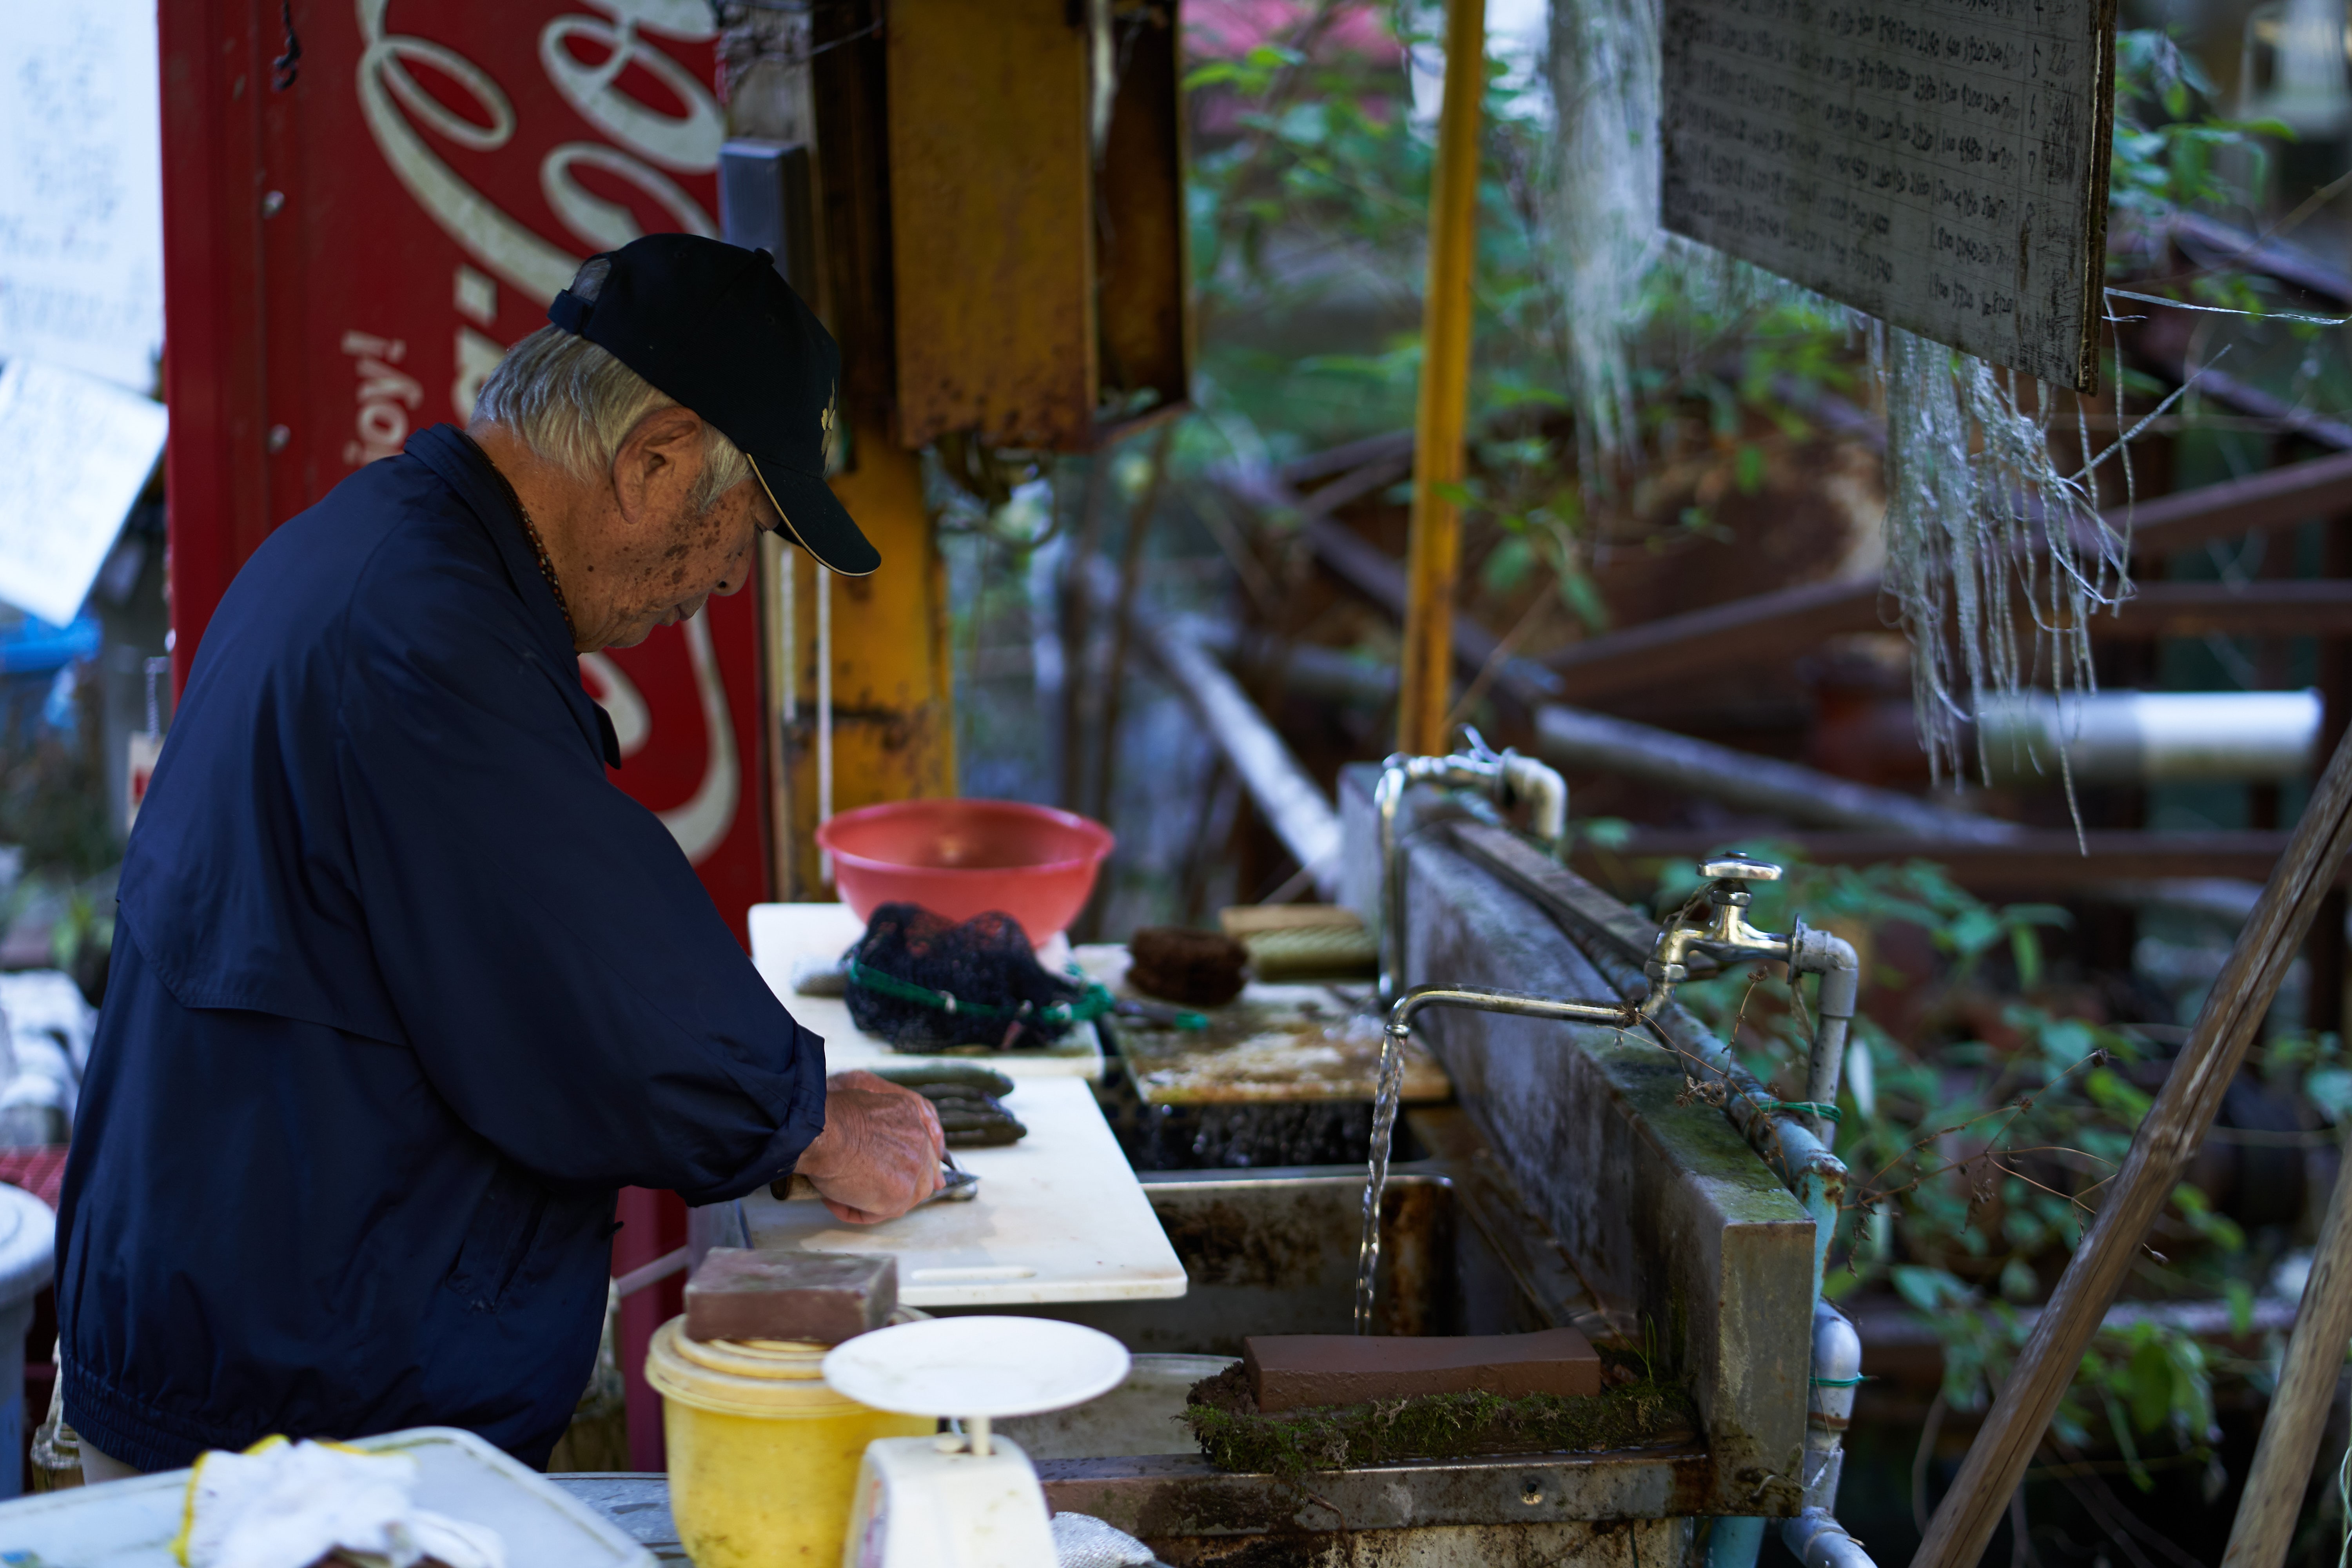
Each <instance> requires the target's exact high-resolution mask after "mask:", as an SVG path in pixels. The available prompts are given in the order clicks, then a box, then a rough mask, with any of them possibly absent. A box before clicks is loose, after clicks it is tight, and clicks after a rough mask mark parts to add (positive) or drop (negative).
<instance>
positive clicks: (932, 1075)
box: [866, 1062, 1013, 1098]
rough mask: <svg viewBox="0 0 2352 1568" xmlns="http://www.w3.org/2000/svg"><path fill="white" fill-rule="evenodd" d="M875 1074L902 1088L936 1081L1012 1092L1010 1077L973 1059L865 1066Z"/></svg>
mask: <svg viewBox="0 0 2352 1568" xmlns="http://www.w3.org/2000/svg"><path fill="white" fill-rule="evenodd" d="M866 1070H867V1071H868V1072H871V1073H872V1074H873V1075H874V1076H875V1077H876V1078H879V1079H887V1080H888V1081H890V1082H892V1083H895V1084H897V1085H898V1086H899V1087H900V1088H902V1089H923V1088H926V1087H929V1086H933V1085H936V1086H938V1087H940V1088H942V1089H949V1088H957V1089H977V1090H978V1091H980V1092H981V1093H982V1094H989V1095H995V1096H998V1097H1000V1098H1001V1097H1003V1096H1004V1095H1008V1094H1011V1093H1012V1092H1013V1080H1012V1079H1009V1078H1007V1077H1005V1076H1004V1075H1003V1073H1001V1072H998V1071H997V1070H996V1069H995V1068H985V1067H981V1066H979V1065H978V1064H977V1063H975V1064H972V1065H971V1066H966V1065H965V1064H963V1063H961V1062H926V1063H924V1064H923V1065H922V1066H920V1067H915V1066H911V1065H910V1066H908V1067H879V1068H867V1069H866Z"/></svg>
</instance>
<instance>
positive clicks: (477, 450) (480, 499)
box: [405, 425, 621, 768]
mask: <svg viewBox="0 0 2352 1568" xmlns="http://www.w3.org/2000/svg"><path fill="white" fill-rule="evenodd" d="M405 450H406V454H407V455H408V456H409V457H412V458H415V459H416V460H417V461H418V462H420V463H423V464H424V465H425V467H426V468H430V469H432V470H433V471H434V473H435V474H436V475H438V476H439V477H440V479H441V481H442V482H443V483H444V484H446V485H447V486H448V487H449V488H450V489H453V490H456V491H457V499H458V500H462V501H464V502H465V503H466V507H467V510H469V511H471V512H472V513H473V514H474V516H475V517H476V518H477V519H478V520H479V521H480V522H481V524H482V531H484V532H485V533H488V535H489V536H490V542H491V544H492V545H494V546H495V547H496V548H497V550H498V552H499V563H500V564H501V565H503V566H504V567H505V568H506V572H507V581H508V582H509V584H512V586H513V588H514V591H515V597H516V598H518V599H520V600H521V601H522V607H523V614H524V616H527V617H528V618H529V620H530V627H531V630H532V631H533V632H535V633H537V634H538V635H539V637H540V640H541V642H543V643H544V644H545V645H546V647H547V653H548V656H549V658H550V659H551V662H552V663H553V664H554V666H555V668H558V669H562V670H566V671H569V672H570V673H571V676H572V680H571V682H570V684H569V685H568V687H566V688H565V696H566V697H567V698H570V697H572V695H573V694H575V693H576V694H577V697H578V700H577V701H576V702H574V704H573V706H574V707H575V708H578V709H581V710H583V711H582V712H581V713H580V714H579V717H580V719H581V721H582V723H583V726H584V727H585V728H586V729H587V731H588V733H589V737H590V741H591V743H592V744H593V746H594V747H595V749H596V751H597V752H598V753H599V754H600V755H602V756H603V758H604V763H605V765H606V766H608V767H615V768H617V767H619V766H620V765H621V744H620V739H619V736H618V735H617V734H616V733H615V732H614V729H613V721H612V718H611V716H610V715H608V714H607V713H606V712H605V711H604V705H603V704H602V703H599V702H597V701H595V700H593V699H592V698H591V697H590V696H589V695H588V692H587V689H586V688H584V687H583V686H582V685H581V684H580V655H579V654H578V652H577V651H576V650H574V649H573V647H572V631H571V628H570V627H568V626H565V625H564V624H563V612H562V609H561V608H559V607H558V606H557V605H556V603H555V591H554V589H553V588H551V587H550V586H549V585H548V582H547V578H546V577H545V576H544V575H543V574H541V571H540V569H539V557H538V556H537V555H536V554H534V553H533V552H532V551H531V547H530V536H529V535H528V534H527V533H525V532H524V531H523V521H522V517H521V515H520V513H519V512H518V511H516V510H515V502H514V500H512V495H513V492H512V491H511V490H510V489H509V487H508V485H507V483H506V480H505V479H503V478H502V477H501V476H500V475H499V471H498V469H497V468H496V467H495V466H494V465H493V464H492V463H491V462H490V458H489V454H488V453H487V452H485V451H483V450H482V448H481V447H479V446H478V445H477V444H476V442H475V440H474V438H473V437H471V436H468V435H467V434H466V433H465V432H464V431H463V430H460V429H458V428H457V426H455V425H436V426H432V427H430V428H429V429H425V430H420V431H418V432H417V433H416V434H415V435H414V436H412V437H409V438H408V446H407V447H406V448H405ZM559 684H560V683H559Z"/></svg>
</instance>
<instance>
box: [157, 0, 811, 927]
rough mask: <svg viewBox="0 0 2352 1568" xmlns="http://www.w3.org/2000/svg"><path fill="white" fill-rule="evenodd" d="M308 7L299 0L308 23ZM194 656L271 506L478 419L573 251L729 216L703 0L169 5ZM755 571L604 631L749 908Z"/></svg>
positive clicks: (757, 876) (700, 848)
mask: <svg viewBox="0 0 2352 1568" xmlns="http://www.w3.org/2000/svg"><path fill="white" fill-rule="evenodd" d="M289 24H290V25H289ZM162 26H163V78H164V105H163V113H164V161H165V170H164V184H165V190H164V227H165V304H166V321H165V329H166V334H167V342H166V347H165V356H166V358H165V391H166V395H167V397H168V399H169V401H170V403H171V406H172V415H173V424H172V437H171V447H170V452H169V457H168V462H169V484H170V495H171V524H172V589H173V627H174V630H175V632H176V634H177V641H176V644H175V649H174V651H175V654H176V657H177V661H178V673H179V674H180V675H181V676H182V677H183V678H184V675H185V673H186V668H187V659H188V658H189V657H190V656H191V655H192V654H193V652H194V647H195V644H196V641H197V639H198V638H199V637H201V636H202V635H203V630H204V626H205V620H206V619H207V617H209V616H210V615H211V613H212V609H213V607H214V605H215V604H217V603H218V601H219V597H220V594H221V592H222V590H223V589H225V588H226V585H227V584H228V581H229V579H230V578H231V577H232V576H233V575H234V574H235V572H236V567H237V566H238V565H239V564H241V563H243V561H244V560H245V558H246V556H247V555H248V554H250V553H251V552H252V550H253V548H254V547H255V545H257V544H258V543H259V542H260V540H261V539H262V537H263V536H264V535H266V534H267V533H268V531H269V530H270V529H271V528H274V527H275V526H277V524H278V523H279V522H281V521H284V520H285V519H287V518H289V517H290V516H292V515H293V514H294V513H295V512H297V511H299V510H302V509H303V508H305V507H307V506H309V505H310V504H311V503H312V502H314V501H316V500H318V499H319V498H320V496H322V495H324V494H325V493H326V492H327V491H328V490H329V489H332V488H333V487H334V485H335V484H336V483H337V482H338V481H340V480H341V479H342V478H343V477H344V476H346V475H347V474H350V473H351V472H352V471H353V470H354V469H355V468H358V467H359V466H360V465H362V464H363V463H368V462H373V461H374V460H376V459H377V458H383V457H387V456H389V455H391V454H393V453H395V452H397V451H399V450H400V449H401V447H402V445H403V443H404V442H405V441H406V440H407V438H408V437H409V435H410V434H411V432H413V431H415V430H417V429H420V428H422V427H424V426H427V425H431V424H434V423H436V422H439V421H443V420H449V421H456V422H459V423H462V422H463V421H464V419H465V418H466V416H467V414H468V413H469V412H470V411H471V409H472V406H473V401H474V395H475V394H476V392H477V391H478V389H479V388H480V386H481V384H482V381H483V379H484V378H485V377H486V376H487V375H488V374H489V372H490V370H491V369H492V367H494V366H495V365H496V364H497V363H498V362H499V356H500V355H501V354H502V353H504V352H505V350H506V348H507V346H508V345H509V344H510V343H512V342H515V341H516V340H518V339H520V338H521V337H523V336H524V335H525V334H527V333H529V332H530V331H535V330H537V329H538V328H539V327H541V326H542V325H544V324H545V321H546V307H547V302H548V300H550V299H551V298H552V297H553V296H554V294H555V292H556V291H557V290H558V289H562V287H563V286H564V285H565V284H567V283H568V282H569V281H570V280H571V279H572V273H573V271H574V270H575V269H576V268H578V266H579V264H580V262H581V261H582V260H583V258H586V257H588V256H590V255H593V254H594V253H596V252H598V251H603V250H609V249H612V248H614V247H617V246H620V245H623V244H625V243H626V242H627V241H628V240H630V239H632V238H634V237H636V236H637V235H639V234H643V233H648V232H656V231H662V230H686V231H689V232H693V233H699V234H716V233H717V232H718V220H717V203H718V180H717V168H718V161H719V143H720V142H721V140H722V139H723V137H724V133H725V117H724V115H723V113H722V111H721V110H720V107H719V102H718V100H717V98H716V96H715V94H714V92H713V90H712V84H713V82H714V80H715V78H716V56H715V49H714V45H715V41H716V37H715V32H714V28H713V25H712V17H711V11H710V8H709V5H706V4H704V3H703V0H509V3H506V4H500V5H481V4H479V3H478V0H343V3H341V4H337V3H333V0H314V3H309V4H306V3H303V0H296V3H295V4H294V5H292V6H291V7H290V9H289V10H287V11H285V12H283V13H281V10H280V7H279V5H278V4H277V3H276V0H263V3H255V0H176V3H175V4H173V5H165V6H163V8H162ZM760 647H761V640H760V627H759V614H758V607H757V605H756V604H755V603H754V595H751V594H744V595H738V596H737V597H735V598H733V599H729V600H716V601H713V602H712V604H711V605H710V606H709V609H708V610H707V611H706V612H705V613H704V614H703V615H702V616H698V617H696V618H695V619H694V620H693V621H690V622H688V623H687V624H686V625H684V626H677V627H667V628H664V629H661V630H658V631H656V633H655V634H654V636H653V637H651V638H650V639H649V640H648V641H647V642H646V643H645V644H644V645H643V646H641V647H635V648H628V649H616V650H614V651H613V652H612V653H611V654H609V655H604V654H593V655H590V656H588V658H586V659H584V660H583V678H584V679H586V681H587V683H588V686H589V689H590V690H591V691H592V692H593V694H594V695H595V696H596V697H597V699H598V700H600V701H602V702H604V705H605V706H606V708H607V709H608V710H610V711H611V713H612V714H613V717H614V725H615V728H616V729H617V730H618V731H619V732H620V736H621V747H622V752H623V753H624V758H625V765H624V766H623V768H622V769H621V770H620V773H618V775H617V782H618V783H619V784H620V785H621V787H622V788H624V789H625V790H627V791H628V792H629V793H630V794H631V795H634V796H635V798H637V799H638V800H640V801H642V802H644V803H645V804H646V805H647V806H649V807H651V808H652V809H654V810H655V811H656V812H657V813H658V814H660V816H661V817H662V820H663V822H664V823H665V824H666V825H667V826H668V827H669V829H670V831H671V832H672V833H673V834H675V835H676V836H677V839H678V842H679V844H680V846H681V847H683V848H684V849H685V850H686V853H687V855H688V858H690V859H691V860H692V861H693V862H694V864H695V866H696V868H697V869H698V870H699V871H700V873H701V875H702V878H703V880H704V882H705V883H706V885H708V886H709V889H710V893H711V896H712V898H713V899H714V900H716V901H717V903H718V905H719V909H720V910H722V911H723V912H724V913H725V914H726V915H727V916H728V918H729V919H730V921H732V922H733V923H734V925H735V927H736V930H737V934H738V936H739V937H740V936H741V935H742V934H743V917H744V911H745V910H746V909H747V908H748V907H749V905H751V903H752V902H754V901H756V900H759V899H760V898H761V897H763V896H765V892H766V889H767V885H768V865H769V861H768V857H767V853H766V849H765V846H764V842H763V840H764V820H763V818H764V814H763V813H762V811H761V809H760V806H761V799H762V796H761V773H762V763H763V761H764V751H763V746H762V744H761V721H760V713H761V690H760V687H761V658H760Z"/></svg>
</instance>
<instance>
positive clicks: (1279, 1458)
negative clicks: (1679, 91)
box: [1183, 1350, 1698, 1479]
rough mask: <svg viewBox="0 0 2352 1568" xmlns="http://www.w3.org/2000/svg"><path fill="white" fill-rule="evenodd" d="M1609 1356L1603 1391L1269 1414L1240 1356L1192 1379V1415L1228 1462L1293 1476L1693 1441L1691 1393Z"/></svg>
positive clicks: (1219, 1462) (1197, 1433) (1212, 1457)
mask: <svg viewBox="0 0 2352 1568" xmlns="http://www.w3.org/2000/svg"><path fill="white" fill-rule="evenodd" d="M1602 1354H1603V1356H1604V1358H1605V1359H1606V1360H1607V1361H1608V1362H1609V1363H1610V1365H1611V1367H1612V1375H1613V1378H1614V1379H1615V1381H1614V1383H1613V1386H1612V1387H1610V1388H1608V1389H1606V1390H1605V1391H1603V1392H1602V1393H1600V1394H1591V1395H1585V1396H1566V1395H1560V1394H1528V1395H1526V1396H1524V1397H1521V1398H1517V1399H1511V1398H1506V1397H1504V1396H1502V1395H1500V1394H1475V1393H1473V1394H1421V1395H1416V1396H1414V1397H1412V1398H1409V1399H1385V1400H1375V1401H1373V1402H1371V1403H1370V1404H1368V1405H1319V1406H1315V1407H1311V1408H1308V1409H1304V1410H1286V1411H1282V1412H1279V1413H1277V1414H1275V1415H1265V1414H1264V1413H1262V1412H1261V1411H1259V1409H1258V1408H1257V1402H1256V1400H1255V1399H1254V1398H1253V1397H1252V1396H1251V1394H1250V1387H1249V1379H1248V1376H1247V1374H1246V1373H1244V1371H1243V1370H1242V1368H1241V1366H1240V1364H1239V1363H1235V1364H1234V1365H1233V1366H1231V1367H1228V1368H1226V1369H1225V1370H1224V1371H1223V1372H1222V1373H1218V1374H1217V1375H1216V1376H1214V1377H1211V1378H1206V1379H1203V1380H1202V1382H1200V1383H1198V1384H1194V1385H1193V1388H1192V1394H1191V1396H1190V1400H1189V1402H1188V1404H1187V1405H1186V1406H1185V1410H1184V1417H1183V1419H1184V1423H1185V1425H1186V1426H1190V1427H1191V1428H1192V1436H1194V1437H1195V1438H1196V1439H1198V1441H1199V1442H1200V1445H1201V1452H1202V1454H1203V1455H1205V1456H1206V1457H1207V1458H1208V1460H1209V1462H1210V1463H1211V1464H1213V1465H1215V1466H1216V1467H1217V1468H1219V1469H1223V1470H1233V1471H1237V1472H1245V1473H1248V1474H1254V1475H1262V1474H1270V1475H1275V1476H1278V1477H1282V1478H1284V1479H1295V1478H1297V1477H1299V1476H1302V1475H1306V1474H1308V1473H1311V1472H1313V1471H1317V1470H1338V1469H1348V1468H1356V1467H1360V1466H1365V1465H1382V1464H1393V1463H1396V1462H1398V1461H1401V1460H1409V1459H1458V1458H1469V1457H1471V1456H1474V1455H1484V1454H1553V1453H1599V1452H1605V1451H1608V1450H1611V1449H1619V1448H1645V1447H1659V1446H1662V1445H1666V1444H1674V1443H1684V1442H1688V1441H1689V1440H1690V1439H1691V1437H1692V1436H1694V1434H1695V1433H1696V1428H1697V1424H1698V1422H1697V1412H1696V1410H1695V1409H1694V1408H1693V1407H1692V1405H1691V1402H1690V1399H1689V1397H1688V1395H1686V1394H1685V1393H1684V1392H1683V1391H1682V1390H1681V1389H1680V1388H1678V1387H1675V1386H1673V1385H1671V1384H1664V1383H1659V1382H1657V1381H1655V1380H1654V1378H1652V1377H1651V1376H1649V1375H1648V1373H1647V1369H1646V1368H1643V1367H1642V1366H1641V1365H1640V1364H1639V1363H1638V1362H1635V1361H1634V1360H1633V1358H1631V1357H1624V1358H1622V1359H1621V1358H1620V1357H1618V1356H1616V1355H1612V1354H1611V1352H1608V1351H1606V1350H1604V1351H1603V1352H1602ZM1628 1363H1632V1364H1628Z"/></svg>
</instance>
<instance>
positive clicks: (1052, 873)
mask: <svg viewBox="0 0 2352 1568" xmlns="http://www.w3.org/2000/svg"><path fill="white" fill-rule="evenodd" d="M816 841H817V843H818V844H819V845H820V846H821V847H824V849H826V850H828V851H830V852H831V853H832V856H833V879H834V885H835V887H837V888H839V889H841V896H842V899H843V900H844V901H845V902H846V903H847V904H848V905H849V907H850V909H851V910H853V911H854V912H855V913H856V916H857V918H858V919H859V920H861V921H862V920H866V919H870V918H871V917H872V915H873V913H874V911H875V910H876V909H877V908H878V907H880V906H881V905H883V904H895V903H906V904H920V905H921V906H922V907H923V908H925V909H927V910H930V911H931V912H932V913H934V914H940V915H945V916H946V917H947V918H948V919H950V920H954V921H966V920H970V919H971V917H972V916H974V915H979V914H986V913H987V912H988V911H989V910H1003V911H1004V913H1006V914H1008V915H1011V916H1012V917H1013V919H1014V920H1016V921H1020V922H1021V929H1022V930H1023V931H1025V932H1026V933H1028V937H1029V940H1030V942H1033V943H1035V942H1044V941H1045V940H1046V939H1047V938H1048V937H1051V936H1052V935H1053V934H1054V933H1055V932H1056V931H1061V930H1063V929H1065V928H1066V927H1067V926H1068V925H1069V923H1070V922H1071V921H1074V920H1076V918H1077V915H1078V911H1079V910H1082V909H1084V908H1085V907H1086V903H1087V895H1088V894H1089V893H1091V892H1093V891H1094V889H1095V873H1096V871H1097V870H1098V869H1099V868H1101V866H1102V862H1103V858H1104V857H1105V856H1107V855H1108V854H1109V853H1110V847H1111V845H1112V844H1113V843H1115V842H1116V840H1114V839H1113V838H1112V837H1111V831H1110V829H1109V828H1108V827H1105V826H1103V825H1102V824H1101V823H1099V822H1096V821H1094V820H1093V819H1092V818H1089V817H1084V816H1078V815H1077V814H1076V813H1075V812H1068V811H1056V810H1055V809H1054V808H1053V807H1052V806H1050V805H1025V804H1024V803H1023V802H1021V801H1017V800H898V801H889V802H886V803H885V804H883V805H866V806H860V807H859V808H858V809H857V810H856V811H845V812H843V813H842V814H841V815H840V816H836V817H835V818H834V819H833V820H832V821H830V822H827V823H825V824H824V826H821V827H819V828H818V829H817V830H816Z"/></svg>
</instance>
